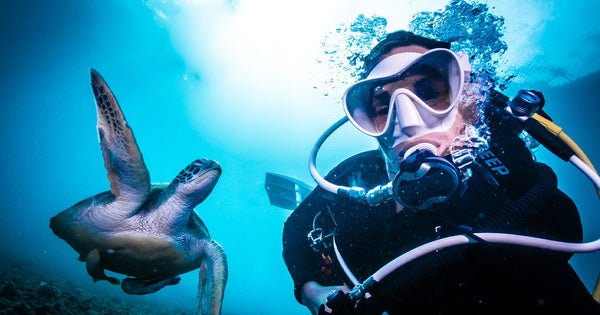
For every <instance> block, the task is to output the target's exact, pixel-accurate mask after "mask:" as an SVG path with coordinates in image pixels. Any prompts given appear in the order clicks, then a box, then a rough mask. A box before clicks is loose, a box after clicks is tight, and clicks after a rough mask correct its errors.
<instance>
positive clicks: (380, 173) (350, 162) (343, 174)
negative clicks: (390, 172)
mask: <svg viewBox="0 0 600 315" xmlns="http://www.w3.org/2000/svg"><path fill="white" fill-rule="evenodd" d="M325 178H326V179H327V180H329V181H331V182H333V183H336V184H337V185H352V186H354V185H355V184H357V182H356V181H358V182H365V181H366V182H367V183H366V184H367V185H368V184H369V182H372V181H375V182H377V181H380V180H381V179H382V178H387V171H386V166H385V160H384V158H383V155H382V154H381V152H380V151H379V150H370V151H365V152H361V153H358V154H355V155H353V156H351V157H349V158H347V159H345V160H343V161H342V162H340V163H339V164H338V165H337V166H336V167H335V168H334V169H333V170H331V171H330V172H329V173H328V174H327V176H326V177H325Z"/></svg>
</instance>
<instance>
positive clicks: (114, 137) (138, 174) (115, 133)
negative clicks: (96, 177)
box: [91, 69, 150, 204]
mask: <svg viewBox="0 0 600 315" xmlns="http://www.w3.org/2000/svg"><path fill="white" fill-rule="evenodd" d="M91 80H92V89H93V90H94V96H95V99H96V110H97V114H98V125H97V128H98V137H99V140H100V148H101V149H102V156H103V158H104V167H105V168H106V170H107V171H108V180H109V181H110V190H111V192H112V193H113V195H115V197H116V198H117V200H118V199H119V198H121V199H122V200H123V199H124V200H126V201H128V202H132V203H137V204H141V203H143V202H144V200H145V199H146V196H147V195H148V193H149V192H150V175H149V173H148V169H147V168H146V164H144V160H143V158H142V153H141V152H140V149H139V148H138V145H137V143H136V141H135V138H134V136H133V131H132V130H131V128H130V127H129V125H128V124H127V121H126V120H125V116H124V115H123V112H122V111H121V107H120V106H119V103H118V102H117V99H116V98H115V96H114V95H113V93H112V91H111V90H110V88H109V87H108V85H107V84H106V82H105V81H104V79H103V78H102V77H101V76H100V74H99V73H98V72H97V71H96V70H94V69H91Z"/></svg>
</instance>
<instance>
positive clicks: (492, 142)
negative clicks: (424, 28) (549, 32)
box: [283, 31, 600, 314]
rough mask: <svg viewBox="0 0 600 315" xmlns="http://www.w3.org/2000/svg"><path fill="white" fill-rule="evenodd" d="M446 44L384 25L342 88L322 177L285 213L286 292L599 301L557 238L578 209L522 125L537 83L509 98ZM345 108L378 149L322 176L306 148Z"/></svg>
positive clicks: (470, 304)
mask: <svg viewBox="0 0 600 315" xmlns="http://www.w3.org/2000/svg"><path fill="white" fill-rule="evenodd" d="M449 48H450V43H447V42H441V41H437V40H433V39H428V38H424V37H420V36H417V35H415V34H413V33H410V32H406V31H398V32H395V33H391V34H389V35H388V36H387V37H386V38H385V39H384V40H383V41H381V42H380V43H379V44H378V45H377V46H376V47H374V48H373V50H372V51H371V52H370V54H369V56H368V57H367V59H366V60H365V65H364V73H363V77H362V80H360V81H358V82H357V83H355V84H353V85H351V86H350V87H349V88H348V89H347V90H346V92H345V94H344V98H343V105H344V110H345V114H346V117H345V118H343V119H342V120H340V121H339V122H338V123H336V124H335V125H334V126H332V128H330V130H328V131H327V132H326V134H324V136H322V137H321V139H319V141H318V143H317V145H316V146H315V149H314V150H313V153H312V155H311V173H312V174H313V177H315V179H316V180H317V183H318V184H319V186H318V187H316V188H315V189H314V190H313V191H312V192H311V193H310V194H309V195H308V196H307V197H306V198H305V199H304V200H303V201H302V203H301V204H300V205H299V206H298V207H297V208H296V209H295V210H294V212H293V213H292V214H291V215H290V217H289V218H288V219H287V221H286V223H285V226H284V231H283V257H284V260H285V263H286V265H287V267H288V270H289V272H290V275H291V276H292V279H293V281H294V292H295V296H296V299H297V300H298V302H300V303H301V304H303V305H305V306H306V307H307V308H308V309H309V310H310V311H311V313H312V314H382V313H384V312H385V313H387V314H454V313H463V314H465V313H466V314H489V313H492V314H495V313H510V314H512V313H519V314H521V313H534V314H538V313H543V314H548V313H563V312H566V311H569V312H575V313H577V314H600V305H599V304H598V303H597V302H596V301H595V300H594V299H593V298H592V295H591V294H590V293H589V292H588V290H587V289H586V287H585V286H584V285H583V283H582V282H581V280H580V279H579V277H578V276H577V274H576V273H575V271H574V270H573V269H572V267H571V266H570V265H569V263H568V260H569V259H570V257H571V256H572V252H576V251H577V250H570V249H569V248H567V245H564V244H568V245H570V244H572V243H580V242H582V240H583V233H582V225H581V221H580V217H579V213H578V210H577V208H576V206H575V204H574V203H573V201H572V200H571V199H570V198H569V197H568V196H566V195H565V194H564V193H563V192H561V191H560V190H559V189H558V188H557V178H556V175H555V174H554V172H553V171H552V170H551V169H550V168H549V167H548V166H546V165H544V164H542V163H538V162H536V161H535V160H534V158H533V156H532V154H531V151H530V150H529V148H528V146H527V145H526V144H525V142H524V141H523V140H522V138H521V137H520V135H521V133H522V131H523V125H522V124H521V122H522V120H519V119H517V118H515V117H517V116H528V115H531V114H533V112H534V111H537V112H539V113H543V112H542V111H541V107H542V106H543V103H544V99H543V96H542V94H541V93H539V92H536V91H522V92H520V95H519V97H518V98H515V99H514V100H513V101H510V100H509V99H508V98H506V97H505V96H504V95H502V94H501V93H498V92H495V91H494V90H493V87H492V86H491V84H490V83H489V82H486V81H485V80H480V79H478V78H477V77H475V76H472V75H471V69H470V65H469V58H468V57H467V56H465V55H462V54H460V53H455V52H453V51H451V50H449ZM509 103H510V104H511V105H514V106H512V108H513V110H514V111H515V112H517V113H513V114H510V115H509V114H507V113H506V110H505V107H506V104H509ZM519 111H520V112H519ZM542 116H543V115H542ZM347 120H349V121H350V122H351V123H352V124H353V125H354V126H355V127H356V128H358V129H359V130H360V131H361V132H363V133H365V134H367V135H369V136H371V137H374V138H375V139H376V140H377V142H378V144H379V149H378V150H373V151H367V152H362V153H359V154H357V155H355V156H352V157H350V158H348V159H346V160H345V161H343V162H341V163H340V164H339V165H337V166H336V167H335V168H334V169H333V170H331V171H330V172H329V174H328V175H327V176H325V177H324V178H322V177H320V175H318V173H317V172H316V167H315V165H314V160H315V158H316V152H317V151H318V149H319V147H320V145H321V144H322V142H323V141H324V140H325V138H326V137H327V136H328V134H330V133H332V132H333V131H334V130H335V129H336V128H337V127H339V125H341V124H343V123H344V122H346V121H347ZM528 131H529V130H528ZM532 132H535V131H532ZM540 142H542V141H540ZM349 187H351V188H349ZM357 187H358V188H357ZM539 240H542V241H539ZM566 242H568V243H566ZM450 243H451V244H450ZM541 243H543V245H539V246H538V244H541ZM555 243H556V244H559V247H560V246H563V247H560V249H558V250H554V248H553V247H552V246H553V244H555ZM440 244H442V245H440ZM531 244H533V245H531ZM578 245H579V244H578ZM557 246H558V245H557ZM565 248H566V249H565ZM582 251H583V250H582ZM382 275H383V276H382ZM353 288H354V289H353Z"/></svg>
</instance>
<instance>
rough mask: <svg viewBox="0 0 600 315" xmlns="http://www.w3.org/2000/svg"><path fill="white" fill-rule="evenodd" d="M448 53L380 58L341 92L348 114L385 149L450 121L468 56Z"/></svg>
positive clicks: (442, 127)
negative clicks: (460, 56)
mask: <svg viewBox="0 0 600 315" xmlns="http://www.w3.org/2000/svg"><path fill="white" fill-rule="evenodd" d="M462 63H463V64H464V65H461V60H460V59H459V57H458V56H457V55H456V54H455V53H453V52H452V51H450V50H448V49H444V48H439V49H432V50H430V51H428V52H426V53H424V54H421V53H415V52H405V53H399V54H394V55H391V56H389V57H387V58H385V59H383V60H382V61H381V62H380V63H379V64H377V66H375V68H373V70H372V71H371V72H370V74H369V75H368V76H367V78H366V79H364V80H361V81H359V82H357V83H355V84H354V85H352V86H350V87H349V88H348V89H347V90H346V92H345V93H344V98H343V104H344V110H345V112H346V115H347V117H348V118H349V119H350V121H351V122H352V124H354V126H356V128H358V129H359V130H360V131H362V132H363V133H365V134H367V135H369V136H372V137H377V138H378V139H379V140H380V141H383V143H384V144H385V145H387V146H388V147H392V146H394V145H395V144H396V143H399V142H402V141H405V140H408V139H410V138H413V137H418V136H421V135H423V134H426V133H430V132H437V131H446V130H448V129H449V128H450V127H451V126H452V124H453V123H454V119H455V117H456V112H457V103H458V98H459V95H460V93H461V91H462V88H463V81H464V71H470V65H468V60H463V61H462Z"/></svg>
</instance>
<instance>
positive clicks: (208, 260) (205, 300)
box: [195, 240, 227, 315]
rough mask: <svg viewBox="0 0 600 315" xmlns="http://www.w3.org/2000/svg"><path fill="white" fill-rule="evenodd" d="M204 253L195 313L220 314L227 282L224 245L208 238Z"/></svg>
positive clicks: (205, 314)
mask: <svg viewBox="0 0 600 315" xmlns="http://www.w3.org/2000/svg"><path fill="white" fill-rule="evenodd" d="M204 254H205V255H204V257H203V258H204V259H203V260H202V263H201V264H200V275H199V278H198V294H197V295H196V312H195V313H196V314H199V315H218V314H220V313H221V306H222V304H223V295H224V292H225V284H226V283H227V257H226V256H225V252H224V251H223V247H221V245H220V244H219V243H217V242H215V241H214V240H206V243H205V246H204Z"/></svg>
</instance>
